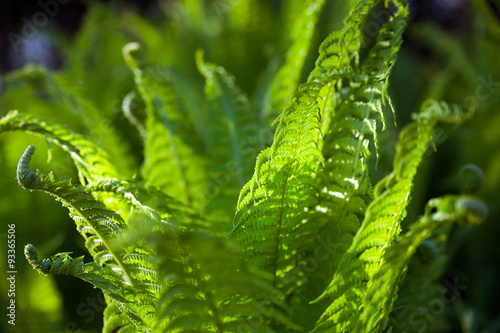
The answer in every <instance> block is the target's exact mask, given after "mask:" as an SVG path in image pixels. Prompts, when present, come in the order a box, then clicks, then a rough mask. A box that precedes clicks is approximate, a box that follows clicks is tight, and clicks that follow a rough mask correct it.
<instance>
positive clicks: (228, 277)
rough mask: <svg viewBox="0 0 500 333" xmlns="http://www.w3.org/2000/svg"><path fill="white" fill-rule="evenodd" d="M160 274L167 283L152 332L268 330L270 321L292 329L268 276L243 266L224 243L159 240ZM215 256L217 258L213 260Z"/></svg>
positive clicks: (205, 238) (188, 236) (186, 237)
mask: <svg viewBox="0 0 500 333" xmlns="http://www.w3.org/2000/svg"><path fill="white" fill-rule="evenodd" d="M157 251H158V253H162V254H163V255H162V261H161V263H160V273H161V276H162V278H163V280H162V281H163V282H164V283H165V284H166V285H167V287H166V289H165V291H164V293H163V294H162V296H161V298H160V301H159V308H158V312H157V316H158V325H157V327H156V332H200V333H201V332H221V333H222V332H266V333H267V332H273V330H272V328H271V326H270V325H271V320H276V321H281V322H285V323H287V324H288V325H290V326H291V327H294V325H293V324H291V323H290V322H289V321H288V320H287V319H286V316H285V314H284V312H283V309H282V302H283V300H282V299H281V294H280V293H279V292H278V291H277V290H273V288H272V286H271V278H272V277H271V276H270V275H269V274H267V273H264V272H262V271H260V270H257V269H255V268H254V267H252V266H250V265H248V264H247V263H246V262H245V261H244V260H243V259H242V258H241V255H240V253H239V252H238V251H237V250H236V248H235V247H233V246H232V245H231V244H229V243H228V242H224V241H222V240H219V239H216V238H213V237H212V236H209V235H208V234H204V233H200V232H196V233H182V234H180V235H179V237H178V239H177V238H176V239H173V238H162V239H161V240H159V242H158V248H157ZM214 253H215V254H216V255H217V258H216V259H217V260H214V257H213V255H214Z"/></svg>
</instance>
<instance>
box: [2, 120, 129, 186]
mask: <svg viewBox="0 0 500 333" xmlns="http://www.w3.org/2000/svg"><path fill="white" fill-rule="evenodd" d="M7 131H23V132H25V133H29V134H33V135H37V136H40V137H42V138H45V139H47V140H48V141H50V142H53V143H55V144H56V145H58V146H60V147H61V148H62V149H64V150H65V151H66V152H68V153H69V154H70V155H71V158H72V159H73V161H74V163H75V165H76V167H77V168H78V172H79V174H80V181H81V182H82V184H86V183H91V182H95V181H98V180H100V179H105V178H119V177H120V173H119V171H118V170H117V169H116V167H115V165H114V164H113V163H111V161H110V158H109V155H108V154H107V153H106V152H105V151H104V150H102V149H101V148H100V147H98V146H97V145H96V144H94V143H93V142H92V141H90V140H88V139H86V138H85V137H84V136H83V135H81V134H77V133H74V132H73V131H71V130H69V129H67V128H66V127H65V126H61V125H54V124H50V123H49V122H47V121H43V120H39V119H37V118H36V117H33V116H30V115H25V114H22V113H19V112H17V111H11V112H9V113H8V114H7V115H6V116H5V117H3V118H1V119H0V133H3V132H7Z"/></svg>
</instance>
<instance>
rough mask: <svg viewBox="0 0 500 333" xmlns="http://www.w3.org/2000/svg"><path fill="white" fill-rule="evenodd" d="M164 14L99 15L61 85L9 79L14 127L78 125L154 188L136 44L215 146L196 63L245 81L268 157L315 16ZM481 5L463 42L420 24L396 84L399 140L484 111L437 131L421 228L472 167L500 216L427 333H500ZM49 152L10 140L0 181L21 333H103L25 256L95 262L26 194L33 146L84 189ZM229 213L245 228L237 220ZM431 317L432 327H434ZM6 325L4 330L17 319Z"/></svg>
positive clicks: (214, 4) (498, 22)
mask: <svg viewBox="0 0 500 333" xmlns="http://www.w3.org/2000/svg"><path fill="white" fill-rule="evenodd" d="M164 3H165V5H164V7H162V9H163V10H164V11H163V13H161V14H158V15H155V16H152V17H142V16H140V15H138V14H137V13H135V12H134V11H132V10H127V9H123V8H122V7H119V6H115V5H113V4H111V5H100V4H92V5H91V6H90V7H89V10H88V12H87V14H86V16H85V20H84V22H83V23H82V26H81V28H80V30H79V32H78V34H77V35H75V36H73V37H68V36H65V35H64V34H60V33H52V34H51V35H50V36H51V38H52V39H53V41H54V43H55V44H56V45H58V51H59V52H61V54H62V58H63V60H64V61H63V66H62V68H61V69H60V70H58V71H56V72H49V71H47V70H46V69H44V68H43V67H39V66H36V65H28V66H27V67H26V68H24V69H23V70H21V71H18V72H13V73H9V74H8V75H7V76H5V78H4V91H3V92H2V95H1V96H0V116H5V115H6V114H7V112H8V111H9V110H19V111H21V112H26V113H29V114H30V115H34V116H37V117H40V118H44V119H48V120H51V121H52V122H54V123H59V124H65V125H67V126H68V127H69V128H71V129H72V130H74V131H75V132H79V133H82V134H84V135H86V136H88V137H89V138H90V139H91V140H93V141H94V142H96V143H97V144H98V145H100V146H101V147H102V148H104V150H106V151H107V152H108V153H109V154H110V156H111V160H112V161H113V163H115V165H116V166H117V168H118V169H119V170H120V172H121V173H122V174H123V176H124V177H125V178H134V177H139V178H140V175H138V174H137V173H136V172H137V170H139V166H140V165H141V164H142V163H143V159H144V156H143V155H142V149H141V148H142V147H141V143H140V142H141V140H140V133H138V131H137V130H136V129H135V128H134V127H133V126H132V125H131V124H130V123H129V121H128V119H127V117H126V116H125V115H124V113H123V112H122V103H123V99H124V98H125V96H126V94H127V93H128V92H130V91H131V90H133V88H134V76H133V74H132V72H131V71H130V69H129V68H128V67H127V64H126V63H125V60H124V58H123V55H122V49H123V47H124V45H126V44H127V43H128V42H132V41H136V42H139V43H140V44H142V45H143V46H144V47H143V50H144V52H145V53H146V54H145V55H144V58H146V59H147V61H148V62H150V63H151V64H152V65H154V66H157V67H158V68H159V69H160V70H165V71H169V75H170V77H171V78H172V81H173V84H174V86H175V87H176V88H177V89H178V90H179V91H182V92H183V93H182V95H181V96H180V97H179V98H181V99H182V100H183V101H184V102H185V104H186V105H187V112H189V113H191V114H195V116H194V117H193V119H196V122H195V123H194V126H195V127H196V132H197V133H200V134H201V135H202V136H205V138H204V139H206V140H204V141H206V142H209V141H210V139H209V137H210V133H209V132H210V130H209V129H208V125H207V124H209V123H210V121H211V119H208V116H207V115H208V112H207V108H208V107H209V106H208V105H205V104H204V102H203V101H202V100H200V98H198V97H197V96H201V95H203V89H204V78H203V76H202V75H201V74H200V73H199V72H198V70H197V67H196V63H195V54H196V51H197V50H198V49H203V50H204V52H205V54H204V57H205V59H206V61H207V62H208V61H209V62H213V63H216V64H221V65H223V66H224V68H225V69H226V70H227V72H229V73H231V74H232V75H234V77H235V81H236V83H237V84H238V85H239V86H240V87H241V89H242V91H244V92H245V93H246V94H247V95H248V96H249V102H248V103H249V106H250V107H251V109H252V110H254V111H255V112H259V114H261V115H262V118H263V119H264V122H263V124H265V125H263V127H262V129H263V132H262V133H263V138H264V139H263V140H262V141H263V142H260V144H261V145H262V146H267V145H269V144H270V143H271V139H272V131H273V128H272V127H271V126H270V123H271V121H272V120H273V119H274V117H275V116H276V114H278V113H279V112H280V111H281V110H280V107H277V108H278V109H274V107H275V106H273V105H270V102H269V98H268V96H266V91H267V88H268V87H269V86H271V85H272V80H273V78H274V77H275V75H276V73H277V71H278V69H279V68H280V66H281V65H282V64H283V63H284V62H285V61H286V56H287V50H288V49H289V48H290V46H291V45H292V43H293V40H294V38H295V36H297V35H300V36H302V34H303V29H302V30H301V27H297V26H295V27H294V26H289V24H288V25H287V22H294V20H292V19H290V16H291V17H299V16H300V15H303V12H302V10H303V8H302V7H301V4H300V3H301V2H300V1H283V2H282V3H280V2H271V1H263V0H262V1H250V0H247V1H244V0H239V1H230V0H213V1H202V0H184V1H175V2H168V1H166V2H164ZM468 6H469V9H470V19H469V20H467V21H466V22H465V23H464V26H463V27H462V29H461V30H460V31H459V32H448V31H443V30H442V29H440V28H439V27H437V26H435V25H433V24H431V23H415V24H410V26H409V28H408V31H407V35H406V42H405V43H403V47H402V49H401V52H400V55H399V59H398V61H397V63H396V65H395V68H394V70H393V73H392V76H391V89H390V95H391V97H392V99H393V101H394V104H395V109H396V110H397V111H396V117H397V123H398V128H400V127H402V126H403V125H405V124H406V123H408V122H409V121H410V114H411V113H412V112H414V111H416V110H418V109H419V108H420V105H421V104H422V102H423V101H424V100H426V99H429V98H433V99H444V100H446V101H449V102H450V103H457V104H458V105H460V106H464V107H469V106H471V104H470V103H472V104H473V107H474V108H475V114H474V117H473V118H472V120H470V121H469V122H467V123H465V124H463V125H461V126H460V127H459V128H454V127H453V126H442V127H438V128H437V129H436V130H435V135H436V144H437V148H438V149H437V153H436V154H433V155H429V156H428V157H427V160H426V162H425V163H424V165H423V166H422V167H421V169H419V176H417V178H416V181H415V189H414V192H413V195H412V202H411V205H410V207H409V209H408V217H407V221H410V222H412V221H415V220H416V218H417V216H418V215H419V214H420V213H421V212H422V211H423V207H424V206H425V203H426V202H427V201H428V200H429V199H430V198H433V197H436V196H439V195H442V194H444V193H450V192H451V193H459V192H460V188H459V187H458V186H459V184H460V169H461V168H462V167H463V166H464V165H466V164H470V163H473V164H476V165H478V166H479V167H480V168H481V169H482V170H483V171H484V184H483V186H482V189H481V190H480V192H479V194H478V196H479V197H481V198H482V199H483V200H484V201H485V202H486V203H487V204H488V206H489V209H490V215H489V218H488V219H487V220H486V221H485V222H484V223H483V224H482V225H481V226H478V227H474V228H468V227H465V228H464V227H461V228H460V229H457V230H456V231H455V232H452V234H451V236H450V239H449V240H448V247H449V248H448V249H447V251H446V253H448V260H444V259H443V260H442V261H439V263H442V264H443V265H446V266H445V267H440V269H441V270H442V274H443V275H442V276H443V277H446V278H447V279H449V280H453V279H455V278H458V281H460V283H461V284H464V285H466V286H467V289H466V291H465V292H464V293H463V294H461V295H460V296H459V297H458V298H457V301H456V302H454V303H453V304H450V305H447V306H446V308H445V311H444V312H442V313H441V312H440V313H437V314H436V313H433V314H431V316H432V318H433V320H424V321H421V322H420V326H418V325H417V326H416V327H417V328H422V329H423V330H419V331H420V332H470V333H473V332H474V333H475V332H478V333H479V332H498V331H500V317H499V316H498V313H500V305H499V303H498V302H497V301H496V299H495V297H494V296H493V295H500V287H499V286H498V284H497V283H496V281H499V280H500V267H499V261H498V257H499V256H500V250H499V249H498V246H496V241H497V237H498V235H500V225H499V224H498V221H499V220H500V204H499V203H500V194H499V192H498V186H499V185H500V149H499V148H500V113H499V112H498V110H499V109H500V62H499V61H498V54H500V19H499V18H498V16H495V13H494V11H493V9H492V7H491V6H490V5H489V3H488V2H487V1H486V0H473V1H471V2H470V3H468ZM497 6H500V4H498V3H497ZM281 7H284V10H281V9H282V8H281ZM345 7H347V6H346V4H345V2H344V1H327V4H326V5H325V7H324V8H323V11H322V14H321V17H320V19H319V22H318V24H317V27H316V29H315V30H314V34H312V35H311V36H310V38H311V42H310V43H311V47H306V48H305V50H300V52H305V53H306V54H305V55H304V66H303V67H302V66H298V67H299V69H300V71H299V73H298V74H297V75H298V78H300V80H299V81H298V82H303V81H304V80H305V77H306V75H307V73H309V72H310V70H311V69H312V68H313V66H314V60H315V59H316V56H317V51H316V50H317V49H318V47H319V43H320V42H321V41H322V40H323V39H324V38H325V37H326V36H327V35H328V34H329V32H331V31H332V30H335V29H338V28H340V27H341V26H342V19H343V18H344V16H345V14H346V8H345ZM283 13H285V14H283ZM285 16H286V17H285ZM47 33H49V32H47ZM166 64H168V65H166ZM256 87H257V88H256ZM262 87H265V88H262ZM142 116H143V117H145V115H144V114H143V115H142ZM139 120H140V119H139ZM140 121H141V120H140ZM388 125H389V126H388V129H387V131H386V132H383V133H382V134H381V138H380V142H381V145H380V146H381V150H380V159H379V163H378V168H377V170H376V171H375V173H374V174H373V175H372V177H373V178H374V179H373V182H374V183H375V182H376V181H378V180H379V179H381V178H382V177H383V176H385V175H386V174H387V173H389V172H390V171H391V170H392V166H391V162H392V157H393V153H394V146H395V144H396V140H397V132H398V130H397V129H396V128H395V127H394V126H392V125H391V124H390V123H389V124H388ZM269 133H271V134H269ZM266 134H267V135H266ZM46 142H47V141H46V140H44V139H42V138H33V137H31V136H27V135H25V134H23V133H5V134H2V136H1V137H0V169H1V170H2V172H3V174H4V177H2V178H1V179H0V184H1V186H0V193H1V200H0V221H2V228H3V230H1V231H0V234H1V235H2V244H3V243H4V240H5V235H6V224H7V223H13V222H14V223H16V240H17V249H18V257H17V260H16V267H17V271H18V274H17V278H18V280H17V297H16V300H17V301H18V307H17V311H18V312H17V318H18V321H19V323H20V326H19V327H16V329H18V330H17V332H38V331H40V327H43V331H44V332H76V331H78V332H96V331H98V330H100V328H101V327H102V315H101V312H102V310H103V308H104V307H103V306H102V304H101V303H99V300H101V299H102V297H101V296H100V292H98V291H97V290H96V289H93V288H92V287H89V286H87V284H85V283H84V282H83V281H80V280H77V279H70V278H59V277H55V278H54V277H52V276H51V277H44V276H41V275H38V274H36V272H34V271H33V270H32V268H31V267H29V264H28V263H27V262H26V261H25V260H24V258H23V257H22V255H21V250H20V249H21V248H22V246H23V245H24V244H25V243H27V242H36V244H37V247H38V249H39V250H40V251H41V252H43V253H56V252H61V251H72V252H73V256H74V257H76V256H79V255H83V254H85V253H86V250H85V246H84V243H83V240H82V239H81V237H80V236H79V235H78V234H77V233H76V232H75V229H74V223H73V221H72V220H71V219H70V218H69V217H68V216H67V212H66V210H65V208H63V207H61V206H60V204H59V203H57V202H54V201H53V199H52V198H50V197H49V196H46V195H44V194H41V193H29V192H28V191H24V190H22V189H21V188H20V187H18V186H17V185H16V181H15V174H16V169H15V168H16V165H17V162H18V159H19V156H20V154H21V153H22V152H23V151H24V149H25V147H26V146H27V145H29V144H34V145H36V146H37V147H39V150H38V153H37V155H35V156H34V161H33V164H34V165H36V166H37V167H38V168H40V169H41V170H53V171H54V173H55V174H56V175H57V177H58V178H62V177H70V178H73V179H77V178H78V175H77V172H76V170H75V168H74V166H73V162H72V161H71V159H70V157H69V156H68V155H67V154H66V153H65V152H63V151H62V150H61V149H60V148H58V147H51V146H50V145H49V146H47V143H46ZM45 147H47V148H45ZM245 181H246V179H245ZM226 208H227V207H226ZM229 208H231V207H229ZM229 210H231V209H229ZM233 211H234V210H233ZM225 214H228V218H232V216H230V215H229V214H230V213H229V212H227V211H226V212H225ZM226 231H228V230H224V232H226ZM5 251H6V247H5V246H3V245H2V247H1V249H0V257H1V258H6V253H5ZM87 256H88V255H87ZM87 259H88V258H87ZM4 264H5V260H4V259H2V265H0V269H1V270H2V272H4V271H6V269H5V267H4V266H3V265H4ZM412 265H417V264H416V263H412ZM441 279H443V278H441ZM69 280H70V281H69ZM0 284H1V288H0V290H1V293H0V299H1V300H2V304H5V302H6V300H7V298H6V294H7V293H6V290H7V283H6V280H5V279H2V282H0ZM437 292H438V293H439V292H440V290H439V289H438V290H437ZM89 298H90V300H89ZM93 300H96V301H95V302H94V301H93ZM418 318H419V319H422V318H428V317H426V316H425V315H424V314H422V315H421V316H419V317H418ZM2 320H3V321H2V325H4V324H5V318H4V319H2Z"/></svg>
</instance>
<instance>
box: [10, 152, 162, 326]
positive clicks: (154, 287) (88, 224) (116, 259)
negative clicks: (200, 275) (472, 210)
mask: <svg viewBox="0 0 500 333" xmlns="http://www.w3.org/2000/svg"><path fill="white" fill-rule="evenodd" d="M33 153H34V147H33V146H29V147H28V148H27V149H26V151H25V153H24V154H23V156H22V157H21V159H20V161H19V164H18V171H17V178H18V182H19V184H20V185H21V186H22V187H23V188H25V189H28V190H30V191H42V192H45V193H48V194H50V195H52V196H54V197H56V199H57V200H59V201H61V202H62V204H63V205H64V206H65V207H67V208H68V210H69V213H70V216H71V217H72V218H73V220H74V221H75V223H76V227H77V230H78V232H79V233H80V234H81V235H82V236H83V237H84V239H85V246H86V247H87V249H88V250H89V252H90V254H91V255H92V257H93V259H94V263H90V264H87V266H85V267H90V268H91V270H92V272H93V274H94V273H95V274H96V275H99V274H100V276H101V279H100V281H102V283H106V279H107V275H106V274H104V273H106V272H107V271H106V272H104V273H102V274H101V273H99V272H97V271H96V270H99V269H101V268H102V269H105V270H110V271H112V272H113V275H112V276H111V277H110V279H111V282H113V283H115V284H120V287H121V288H125V289H127V288H128V289H130V290H131V292H133V294H134V295H135V296H134V299H129V300H127V299H126V298H124V299H119V298H117V297H114V298H113V299H114V300H115V301H116V302H117V305H118V306H119V307H120V309H121V310H122V311H124V312H126V313H127V315H128V316H129V318H131V320H132V321H134V323H135V324H136V325H138V326H140V327H142V326H145V327H148V325H149V324H148V322H149V321H151V320H152V318H153V315H152V313H153V310H154V304H155V302H156V298H157V296H158V295H159V293H160V292H161V290H162V286H161V285H160V284H159V283H158V282H157V281H158V276H157V270H156V264H155V263H154V262H153V260H152V259H151V254H152V252H151V249H148V248H144V247H143V246H142V245H141V244H126V245H125V246H124V245H123V243H118V241H119V240H120V236H121V235H123V234H124V231H125V230H126V224H125V222H124V221H123V219H122V218H121V216H120V215H118V214H117V213H115V212H114V211H111V210H109V209H107V208H106V207H105V206H104V204H103V203H101V202H100V201H97V200H96V199H95V198H94V197H93V196H92V195H91V194H90V193H88V192H87V191H86V189H85V187H83V186H82V185H74V184H72V183H71V181H70V180H68V179H62V180H57V179H55V177H54V176H53V174H52V173H50V174H48V175H45V174H43V173H41V172H39V171H38V170H37V171H36V172H33V171H32V170H30V167H29V163H30V160H31V156H32V155H33ZM30 253H31V254H33V255H35V251H31V252H30ZM33 258H35V257H33ZM56 259H57V260H56ZM33 260H34V259H33ZM54 261H57V263H58V265H56V266H53V268H51V267H52V266H50V265H51V264H50V263H51V262H54ZM34 262H36V263H37V265H36V268H37V269H38V268H41V269H42V270H44V269H45V268H47V269H49V268H51V270H50V272H51V273H52V272H55V273H58V272H62V273H66V272H70V273H72V275H77V276H79V277H82V276H81V274H80V273H81V268H80V266H81V265H82V262H83V258H79V259H71V258H69V257H68V256H67V255H56V257H54V258H51V259H49V260H48V261H46V262H45V263H42V264H39V263H40V261H39V260H38V261H36V260H35V261H34ZM59 263H60V264H59ZM44 265H45V266H44ZM75 265H76V266H75ZM49 266H50V267H49ZM59 269H60V270H59ZM82 269H83V268H82ZM44 273H47V272H44ZM82 274H83V273H82ZM85 276H86V275H84V276H83V277H85ZM83 277H82V278H83ZM91 278H92V279H93V280H91V281H90V280H89V282H91V283H94V282H95V281H94V280H95V279H97V277H95V279H94V276H92V277H91ZM96 281H97V280H96ZM98 287H100V288H101V287H102V286H98ZM110 288H111V287H110ZM103 291H104V292H106V293H108V296H109V297H111V295H110V294H109V293H110V292H111V291H112V292H114V293H116V294H118V295H119V294H120V292H119V289H116V290H113V289H109V288H108V289H106V288H103ZM124 293H125V292H124ZM134 318H135V319H134Z"/></svg>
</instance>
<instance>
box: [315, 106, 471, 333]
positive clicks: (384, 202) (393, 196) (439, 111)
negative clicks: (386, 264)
mask: <svg viewBox="0 0 500 333" xmlns="http://www.w3.org/2000/svg"><path fill="white" fill-rule="evenodd" d="M422 109H423V110H422V112H421V113H420V114H419V115H418V116H417V117H416V119H417V121H416V122H414V123H411V124H409V125H407V126H406V127H405V128H404V129H403V130H402V131H401V134H400V139H399V142H398V145H397V148H396V157H395V159H394V170H393V172H392V173H391V174H389V175H388V176H387V177H385V178H384V179H382V180H381V181H380V182H379V183H378V184H377V186H376V187H375V190H374V192H375V200H374V201H373V202H372V203H371V204H370V205H369V206H368V208H367V210H366V214H365V218H364V220H363V223H362V225H361V227H360V229H359V230H358V232H357V233H356V235H355V237H354V239H353V242H352V244H351V246H350V248H349V249H348V251H347V252H346V253H345V255H344V256H343V258H342V261H341V263H340V267H339V269H338V270H337V271H336V273H335V275H334V277H333V279H332V281H331V282H330V285H329V286H328V288H327V289H326V291H325V292H324V293H323V295H322V296H321V298H322V299H324V298H327V299H329V300H331V304H330V306H329V307H328V309H327V310H326V311H325V312H324V313H323V315H322V316H321V318H320V320H319V321H318V326H317V328H316V329H315V331H314V332H338V331H349V330H351V329H353V328H354V326H355V324H356V322H357V320H358V319H359V315H360V314H361V312H362V311H363V303H362V297H363V295H364V294H365V292H366V290H367V284H369V283H370V281H372V279H373V275H374V274H375V272H376V271H377V270H378V268H379V267H380V265H381V263H382V260H383V256H384V253H385V252H386V251H387V249H388V248H389V247H390V246H391V244H392V242H393V241H394V239H395V237H396V236H397V235H398V234H399V232H400V230H401V227H400V222H401V220H402V219H403V218H404V217H405V215H406V210H405V207H406V205H407V204H408V202H409V200H410V193H411V188H412V186H413V179H414V177H415V174H416V171H417V167H418V165H419V164H420V162H421V160H422V158H423V155H424V153H425V151H426V149H427V148H428V144H429V141H430V140H431V139H432V138H433V129H434V126H435V125H436V123H437V122H438V121H448V122H460V121H461V120H463V118H464V114H463V113H462V112H460V110H458V109H451V108H450V107H449V106H448V105H446V104H444V103H440V102H437V101H429V102H427V103H426V104H424V105H423V106H422Z"/></svg>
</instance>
